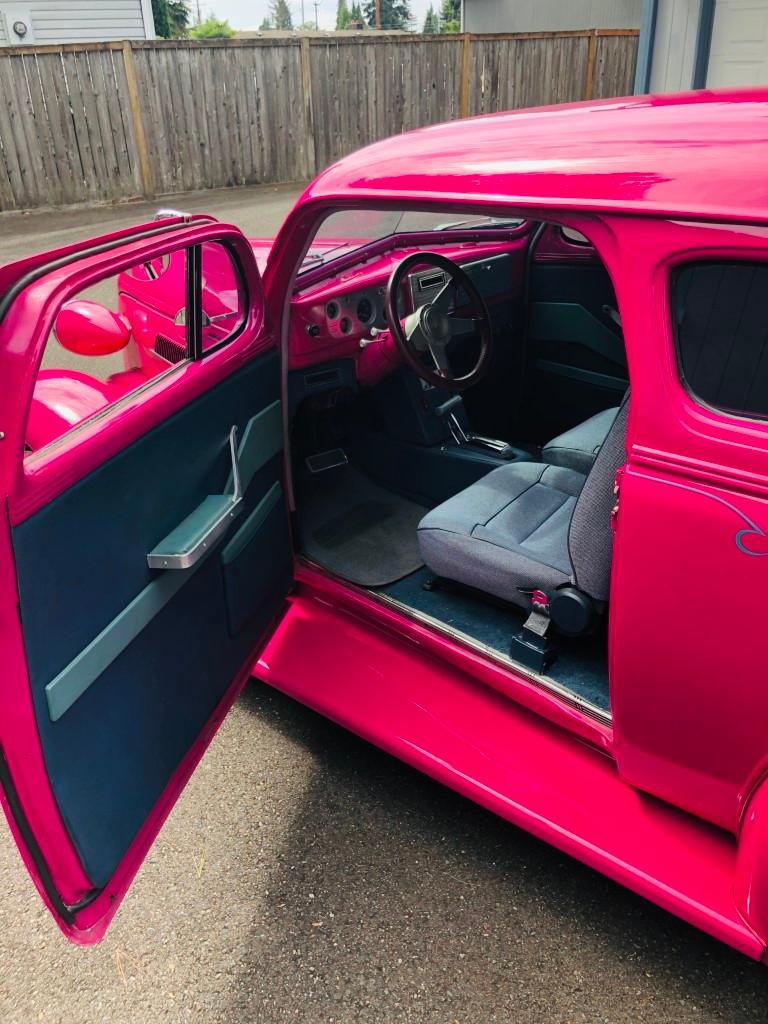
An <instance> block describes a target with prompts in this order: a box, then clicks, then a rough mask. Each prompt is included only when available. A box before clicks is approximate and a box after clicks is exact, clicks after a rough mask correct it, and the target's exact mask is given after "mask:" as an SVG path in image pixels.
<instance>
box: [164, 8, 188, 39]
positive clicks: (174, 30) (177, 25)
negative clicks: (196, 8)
mask: <svg viewBox="0 0 768 1024" xmlns="http://www.w3.org/2000/svg"><path fill="white" fill-rule="evenodd" d="M165 6H166V8H167V10H168V24H169V26H170V29H171V36H172V37H173V38H174V39H179V38H181V37H182V36H185V35H186V34H187V31H188V30H189V8H188V7H187V5H186V3H184V0H165Z"/></svg>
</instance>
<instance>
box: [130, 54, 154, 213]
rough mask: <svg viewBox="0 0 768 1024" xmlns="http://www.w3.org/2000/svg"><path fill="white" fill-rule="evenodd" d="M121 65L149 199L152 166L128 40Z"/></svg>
mask: <svg viewBox="0 0 768 1024" xmlns="http://www.w3.org/2000/svg"><path fill="white" fill-rule="evenodd" d="M123 66H124V68H125V80H126V84H127V86H128V102H129V105H130V111H131V120H132V121H133V135H134V139H135V141H136V152H137V156H138V164H139V170H140V172H141V183H142V187H143V191H144V195H145V196H146V197H147V198H148V199H149V198H151V197H152V196H153V195H154V194H155V187H154V182H153V180H152V167H151V165H150V162H149V150H148V149H147V137H146V135H145V133H144V118H143V116H142V112H141V100H140V99H139V87H138V84H137V82H136V66H135V64H134V62H133V49H132V48H131V43H130V41H129V40H126V41H125V42H124V43H123Z"/></svg>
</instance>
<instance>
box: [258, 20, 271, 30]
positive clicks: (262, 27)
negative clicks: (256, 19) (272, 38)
mask: <svg viewBox="0 0 768 1024" xmlns="http://www.w3.org/2000/svg"><path fill="white" fill-rule="evenodd" d="M273 28H274V26H273V24H272V22H271V21H270V20H269V18H262V19H261V24H260V25H259V32H271V31H272V29H273Z"/></svg>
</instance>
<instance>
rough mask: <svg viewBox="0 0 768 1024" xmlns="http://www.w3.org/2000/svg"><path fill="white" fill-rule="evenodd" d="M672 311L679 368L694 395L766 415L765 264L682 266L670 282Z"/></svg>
mask: <svg viewBox="0 0 768 1024" xmlns="http://www.w3.org/2000/svg"><path fill="white" fill-rule="evenodd" d="M672 315H673V318H674V327H675V336H676V339H677V350H678V358H679V362H680V372H681V374H682V377H683V380H684V382H685V384H686V385H687V386H688V388H689V389H690V391H691V392H692V393H693V395H694V397H695V398H697V399H699V400H700V401H702V402H704V403H706V404H707V405H712V406H716V407H717V408H720V409H723V410H725V411H727V412H734V413H738V414H740V415H748V416H761V417H762V416H765V417H768V264H765V263H697V264H694V265H691V266H688V267H685V268H684V269H683V270H681V271H679V272H678V273H677V275H676V277H675V279H674V282H673V286H672Z"/></svg>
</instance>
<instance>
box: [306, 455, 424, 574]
mask: <svg viewBox="0 0 768 1024" xmlns="http://www.w3.org/2000/svg"><path fill="white" fill-rule="evenodd" d="M426 512H427V509H426V508H424V507H423V506H421V505H417V504H416V503H415V502H413V501H408V500H407V499H406V498H401V497H399V496H398V495H397V494H393V493H392V492H391V491H387V490H385V489H384V488H383V487H379V485H378V484H375V483H374V482H373V481H372V480H369V479H368V477H367V476H364V475H363V474H362V473H360V472H359V471H358V470H357V469H355V468H354V467H353V466H345V467H344V468H343V469H340V470H330V471H328V472H327V473H324V474H322V475H321V476H320V477H319V479H318V480H317V482H316V488H315V490H314V492H313V493H312V494H311V496H308V497H307V498H306V499H304V500H303V501H301V502H300V504H299V515H298V524H299V535H300V538H301V548H302V551H303V553H304V554H305V555H307V557H308V558H311V559H312V561H314V562H317V563H319V564H320V565H322V566H324V567H325V568H326V569H330V571H331V572H335V573H336V574H337V575H339V576H343V577H344V579H347V580H350V581H351V582H352V583H359V584H361V585H362V586H364V587H380V586H384V585H386V584H389V583H393V582H394V581H395V580H399V579H401V578H402V577H403V576H407V575H409V574H410V573H412V572H414V571H415V570H416V569H418V568H419V567H420V566H422V565H423V564H424V563H423V562H422V560H421V555H420V554H419V545H418V541H417V538H416V527H417V526H418V525H419V522H420V521H421V519H422V517H423V516H424V515H425V514H426Z"/></svg>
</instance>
